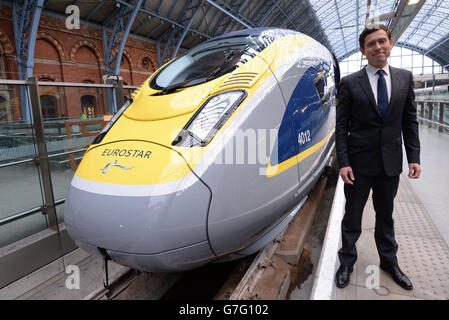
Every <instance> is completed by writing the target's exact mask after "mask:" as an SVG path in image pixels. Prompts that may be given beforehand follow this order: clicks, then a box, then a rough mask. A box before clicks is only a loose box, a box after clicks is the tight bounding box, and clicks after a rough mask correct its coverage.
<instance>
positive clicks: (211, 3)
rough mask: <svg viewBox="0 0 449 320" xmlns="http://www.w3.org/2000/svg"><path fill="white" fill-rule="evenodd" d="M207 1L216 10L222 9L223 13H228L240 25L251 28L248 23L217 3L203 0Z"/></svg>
mask: <svg viewBox="0 0 449 320" xmlns="http://www.w3.org/2000/svg"><path fill="white" fill-rule="evenodd" d="M205 1H207V2H208V3H209V4H210V5H212V6H214V7H215V8H217V9H218V10H220V11H222V12H223V13H224V14H226V15H228V16H229V17H231V18H232V19H234V20H235V21H237V22H238V23H240V24H241V25H243V26H244V27H246V28H248V29H249V28H251V26H250V25H249V24H246V23H245V22H243V21H242V20H240V19H239V18H237V17H236V16H235V15H233V14H232V13H230V12H229V11H227V10H226V9H224V8H222V7H220V6H219V5H218V4H216V3H215V2H213V1H212V0H205Z"/></svg>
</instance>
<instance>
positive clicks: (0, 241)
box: [0, 212, 47, 248]
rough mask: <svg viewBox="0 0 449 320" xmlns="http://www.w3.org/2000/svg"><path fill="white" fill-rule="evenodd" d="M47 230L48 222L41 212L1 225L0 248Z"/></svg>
mask: <svg viewBox="0 0 449 320" xmlns="http://www.w3.org/2000/svg"><path fill="white" fill-rule="evenodd" d="M45 229H47V220H46V217H45V216H44V215H43V214H41V213H40V212H38V213H35V214H33V215H30V216H27V217H24V218H21V219H19V220H15V221H12V222H9V223H7V224H3V225H0V248H2V247H4V246H7V245H9V244H11V243H13V242H16V241H18V240H21V239H23V238H26V237H28V236H30V235H32V234H35V233H37V232H39V231H42V230H45Z"/></svg>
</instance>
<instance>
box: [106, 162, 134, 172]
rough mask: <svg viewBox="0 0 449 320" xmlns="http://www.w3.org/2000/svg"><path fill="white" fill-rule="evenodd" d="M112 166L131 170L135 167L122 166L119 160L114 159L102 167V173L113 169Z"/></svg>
mask: <svg viewBox="0 0 449 320" xmlns="http://www.w3.org/2000/svg"><path fill="white" fill-rule="evenodd" d="M112 167H119V168H120V169H123V170H130V169H132V168H134V167H130V168H128V167H125V166H121V165H119V164H117V160H114V161H111V162H109V163H108V164H107V165H106V166H105V167H104V168H103V169H100V170H101V173H102V174H105V173H107V172H108V170H109V169H111V168H112Z"/></svg>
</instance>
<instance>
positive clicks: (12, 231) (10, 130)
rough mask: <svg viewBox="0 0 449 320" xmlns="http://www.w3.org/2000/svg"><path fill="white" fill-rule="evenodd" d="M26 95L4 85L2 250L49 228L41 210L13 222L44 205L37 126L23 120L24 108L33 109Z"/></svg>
mask: <svg viewBox="0 0 449 320" xmlns="http://www.w3.org/2000/svg"><path fill="white" fill-rule="evenodd" d="M24 92H26V87H25V86H22V89H21V87H20V86H19V85H6V84H0V221H1V223H0V247H1V246H4V245H6V244H10V243H12V242H14V241H17V240H19V239H22V238H24V237H26V236H28V235H30V234H33V233H35V232H38V231H41V230H43V229H45V228H47V226H48V224H47V221H46V217H45V216H44V215H42V214H41V213H40V212H39V211H38V212H37V213H32V214H31V215H27V216H26V217H24V218H20V219H18V220H11V218H12V217H15V216H21V214H22V213H26V212H30V210H32V209H35V208H41V207H42V205H43V200H42V199H43V196H42V189H41V180H40V176H39V170H38V167H37V165H36V163H35V161H34V157H35V155H36V154H37V151H36V149H37V148H36V145H35V137H34V130H33V125H32V124H31V123H26V122H25V121H24V120H23V112H24V110H22V109H25V108H26V106H28V107H29V106H30V102H29V100H28V98H27V95H26V94H24ZM21 93H22V94H21ZM22 97H24V98H23V99H24V100H23V101H22ZM28 110H29V114H31V113H32V112H31V110H30V109H28Z"/></svg>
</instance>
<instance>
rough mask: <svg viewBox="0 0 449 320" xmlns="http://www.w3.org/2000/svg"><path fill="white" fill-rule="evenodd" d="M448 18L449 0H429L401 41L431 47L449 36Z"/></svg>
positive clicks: (424, 47)
mask: <svg viewBox="0 0 449 320" xmlns="http://www.w3.org/2000/svg"><path fill="white" fill-rule="evenodd" d="M448 20H449V1H447V0H427V1H426V2H425V3H424V5H423V6H422V8H421V10H420V11H419V12H418V14H417V15H416V17H415V19H413V21H412V22H411V23H410V25H409V27H408V28H407V30H405V32H404V33H403V34H402V36H401V37H400V38H399V41H400V42H404V43H409V44H413V45H416V46H418V47H420V48H423V49H426V50H427V49H430V48H432V47H433V46H435V45H436V44H437V43H438V42H439V41H440V40H442V39H444V38H446V37H448V36H449V27H448Z"/></svg>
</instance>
